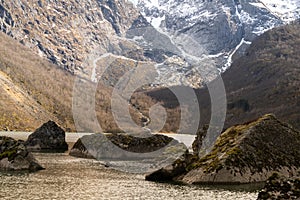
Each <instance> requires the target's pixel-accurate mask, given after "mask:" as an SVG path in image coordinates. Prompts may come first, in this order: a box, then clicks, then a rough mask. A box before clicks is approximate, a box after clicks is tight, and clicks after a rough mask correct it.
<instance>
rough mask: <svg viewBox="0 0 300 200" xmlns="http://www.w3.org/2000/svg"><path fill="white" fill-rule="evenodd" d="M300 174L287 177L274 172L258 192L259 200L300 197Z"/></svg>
mask: <svg viewBox="0 0 300 200" xmlns="http://www.w3.org/2000/svg"><path fill="white" fill-rule="evenodd" d="M299 175H300V174H298V175H297V176H293V177H286V176H283V175H281V174H278V173H274V174H273V175H272V176H271V177H270V178H269V179H268V180H267V182H266V185H265V187H264V188H263V189H262V191H260V192H259V194H258V198H257V199H258V200H267V199H274V200H275V199H300V176H299Z"/></svg>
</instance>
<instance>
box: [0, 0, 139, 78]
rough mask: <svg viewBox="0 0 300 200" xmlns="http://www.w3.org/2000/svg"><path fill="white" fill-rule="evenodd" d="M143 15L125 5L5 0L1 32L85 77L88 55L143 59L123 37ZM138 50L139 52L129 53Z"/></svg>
mask: <svg viewBox="0 0 300 200" xmlns="http://www.w3.org/2000/svg"><path fill="white" fill-rule="evenodd" d="M138 16H139V13H138V12H137V11H136V9H133V5H132V4H131V3H129V2H127V1H122V0H120V1H100V0H99V1H97V0H90V1H81V0H80V1H75V0H68V1H54V0H50V1H42V0H39V1H31V2H28V1H23V0H21V1H2V2H1V3H0V18H1V20H0V28H1V30H2V31H3V32H5V33H6V34H8V35H10V36H12V37H13V38H15V39H16V40H18V41H20V42H21V43H23V44H24V45H26V46H28V47H30V48H31V49H33V50H34V51H35V52H36V53H37V54H38V55H40V56H42V57H45V58H47V59H49V60H50V61H52V62H53V63H54V64H57V65H59V66H61V67H63V68H65V69H67V70H68V71H71V72H73V73H79V74H81V75H82V74H85V73H87V72H88V71H89V69H88V66H85V64H86V63H85V61H86V59H87V57H88V56H87V55H88V54H90V53H91V52H92V51H93V50H94V49H95V48H98V49H97V53H98V54H104V53H107V52H112V53H114V54H116V55H125V56H127V57H132V58H135V59H140V58H141V57H142V56H141V55H139V52H138V49H139V48H138V47H137V46H136V45H134V44H133V43H132V42H129V41H126V40H125V39H124V37H123V36H124V34H125V32H126V30H127V29H128V28H129V27H130V26H131V24H132V22H133V20H135V19H136V18H137V17H138ZM131 51H135V52H136V53H135V54H134V55H133V53H130V52H131Z"/></svg>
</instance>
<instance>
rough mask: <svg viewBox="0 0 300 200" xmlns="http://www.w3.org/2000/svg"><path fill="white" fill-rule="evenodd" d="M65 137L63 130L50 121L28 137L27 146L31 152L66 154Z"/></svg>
mask: <svg viewBox="0 0 300 200" xmlns="http://www.w3.org/2000/svg"><path fill="white" fill-rule="evenodd" d="M65 136H66V135H65V131H64V130H63V129H62V128H60V127H59V126H58V125H57V124H56V123H55V122H53V121H48V122H47V123H45V124H43V125H42V126H41V127H40V128H38V129H37V130H36V131H34V132H33V133H32V134H31V135H29V136H28V139H27V141H26V142H25V145H26V147H27V149H28V150H29V151H53V152H64V151H67V150H68V144H67V143H66V140H65Z"/></svg>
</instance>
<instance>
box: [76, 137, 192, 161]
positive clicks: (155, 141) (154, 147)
mask: <svg viewBox="0 0 300 200" xmlns="http://www.w3.org/2000/svg"><path fill="white" fill-rule="evenodd" d="M174 146H178V149H176V148H173V149H172V148H171V147H174ZM162 150H163V151H164V152H165V153H166V152H168V153H170V154H171V153H172V151H174V152H173V153H175V154H176V153H178V152H177V151H178V150H179V152H180V153H181V155H182V154H183V153H184V152H185V151H186V150H187V148H186V146H185V145H183V144H181V143H179V142H178V141H176V140H174V139H173V138H171V137H167V136H164V135H159V134H154V135H148V136H146V135H143V137H137V136H133V135H130V134H123V133H121V134H105V135H104V134H100V133H98V134H93V135H85V136H83V137H81V138H80V139H78V140H77V142H76V143H75V144H74V146H73V147H72V149H71V150H70V155H71V156H75V157H82V158H95V159H125V160H128V159H129V160H130V159H133V160H134V159H138V158H155V157H156V156H157V154H158V152H161V151H162Z"/></svg>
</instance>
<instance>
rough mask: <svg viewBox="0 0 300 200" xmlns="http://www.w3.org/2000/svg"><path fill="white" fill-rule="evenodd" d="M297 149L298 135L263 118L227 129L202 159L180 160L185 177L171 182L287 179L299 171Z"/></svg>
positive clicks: (290, 128)
mask: <svg viewBox="0 0 300 200" xmlns="http://www.w3.org/2000/svg"><path fill="white" fill-rule="evenodd" d="M299 146H300V133H299V131H297V130H295V129H294V128H292V127H291V126H290V125H288V124H286V123H283V122H280V121H279V120H278V119H276V118H275V117H274V116H273V115H265V116H263V117H261V118H259V119H258V120H256V121H253V122H249V123H246V124H243V125H237V126H233V127H231V128H229V129H227V130H226V131H225V132H223V133H222V134H221V135H220V136H219V137H218V139H217V141H216V142H215V144H214V146H213V148H212V151H211V152H210V153H208V154H206V155H205V156H203V157H201V158H199V157H197V156H198V155H194V160H192V161H185V160H182V161H181V163H182V162H183V164H184V165H185V166H184V167H185V169H184V170H183V171H185V173H182V174H181V175H177V176H176V177H173V178H172V180H175V181H180V182H184V183H189V184H201V183H214V184H221V183H232V184H238V183H253V182H264V181H266V180H267V178H268V177H269V176H271V175H272V174H273V173H274V172H280V173H282V174H284V175H286V176H290V175H292V174H295V173H296V170H297V169H299V167H300V163H299V159H300V148H299ZM195 156H196V159H195ZM189 160H191V159H189ZM183 164H181V165H183ZM174 165H176V163H174V164H173V166H174ZM149 176H151V175H149ZM149 176H148V177H149ZM149 180H150V179H149ZM161 181H163V180H161Z"/></svg>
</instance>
